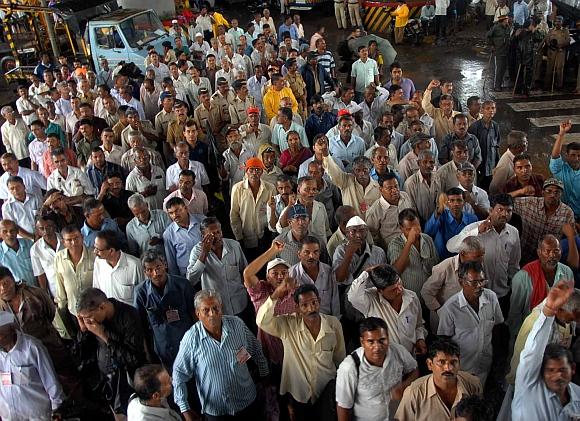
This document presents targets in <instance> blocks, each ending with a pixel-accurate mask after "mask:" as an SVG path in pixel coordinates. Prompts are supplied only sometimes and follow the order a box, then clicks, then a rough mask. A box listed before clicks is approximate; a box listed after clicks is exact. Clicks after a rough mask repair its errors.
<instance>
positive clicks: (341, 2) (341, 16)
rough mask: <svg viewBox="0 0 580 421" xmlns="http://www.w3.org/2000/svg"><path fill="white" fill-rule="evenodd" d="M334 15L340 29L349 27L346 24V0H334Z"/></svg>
mask: <svg viewBox="0 0 580 421" xmlns="http://www.w3.org/2000/svg"><path fill="white" fill-rule="evenodd" d="M334 16H335V17H336V26H338V29H348V26H347V24H346V0H334Z"/></svg>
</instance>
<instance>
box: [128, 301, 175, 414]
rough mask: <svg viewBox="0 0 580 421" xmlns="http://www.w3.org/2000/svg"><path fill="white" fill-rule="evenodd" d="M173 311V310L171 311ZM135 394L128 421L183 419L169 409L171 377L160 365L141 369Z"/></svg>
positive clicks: (138, 372) (134, 383)
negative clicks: (168, 399)
mask: <svg viewBox="0 0 580 421" xmlns="http://www.w3.org/2000/svg"><path fill="white" fill-rule="evenodd" d="M169 311H172V310H169ZM133 388H134V389H135V394H134V395H133V396H131V398H130V400H129V407H128V408H127V419H129V420H131V421H147V420H152V419H158V420H165V421H180V420H181V417H180V416H179V414H178V413H177V412H175V411H174V410H173V409H171V408H170V407H169V405H168V404H167V398H168V397H169V395H170V394H171V391H172V387H171V376H170V375H169V373H168V372H167V370H166V369H165V368H163V366H162V365H160V364H148V365H144V366H143V367H139V368H138V369H137V370H136V371H135V375H134V376H133Z"/></svg>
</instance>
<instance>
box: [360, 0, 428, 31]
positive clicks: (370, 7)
mask: <svg viewBox="0 0 580 421" xmlns="http://www.w3.org/2000/svg"><path fill="white" fill-rule="evenodd" d="M400 4H401V3H382V2H364V3H363V8H364V9H365V16H364V19H363V23H364V27H365V29H366V31H367V32H373V33H380V32H382V33H387V32H389V31H390V26H391V22H392V21H393V20H394V19H395V18H394V17H393V16H391V12H394V11H395V9H396V8H397V7H398V6H399V5H400ZM425 4H426V2H425V1H409V2H407V6H409V19H418V18H419V16H420V15H421V8H422V7H423V6H424V5H425Z"/></svg>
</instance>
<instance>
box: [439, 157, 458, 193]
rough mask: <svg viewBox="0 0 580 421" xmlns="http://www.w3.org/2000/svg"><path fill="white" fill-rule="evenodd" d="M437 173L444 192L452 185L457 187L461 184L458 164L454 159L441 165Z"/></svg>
mask: <svg viewBox="0 0 580 421" xmlns="http://www.w3.org/2000/svg"><path fill="white" fill-rule="evenodd" d="M436 174H437V178H439V182H440V183H441V191H442V192H446V191H447V190H449V189H450V188H452V187H457V185H458V184H459V181H458V180H457V164H456V163H455V161H453V160H451V161H449V162H448V163H446V164H444V165H442V166H440V167H439V169H438V170H437V171H436Z"/></svg>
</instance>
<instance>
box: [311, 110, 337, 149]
mask: <svg viewBox="0 0 580 421" xmlns="http://www.w3.org/2000/svg"><path fill="white" fill-rule="evenodd" d="M336 123H337V121H336V115H334V114H333V113H330V112H322V114H320V116H318V115H317V114H316V113H312V114H310V116H309V117H308V118H307V119H306V122H305V123H304V129H305V130H306V136H307V137H308V140H309V141H310V142H311V143H312V142H313V141H314V136H316V135H317V134H320V133H326V132H327V131H329V130H330V129H332V128H333V127H334V126H336Z"/></svg>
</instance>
